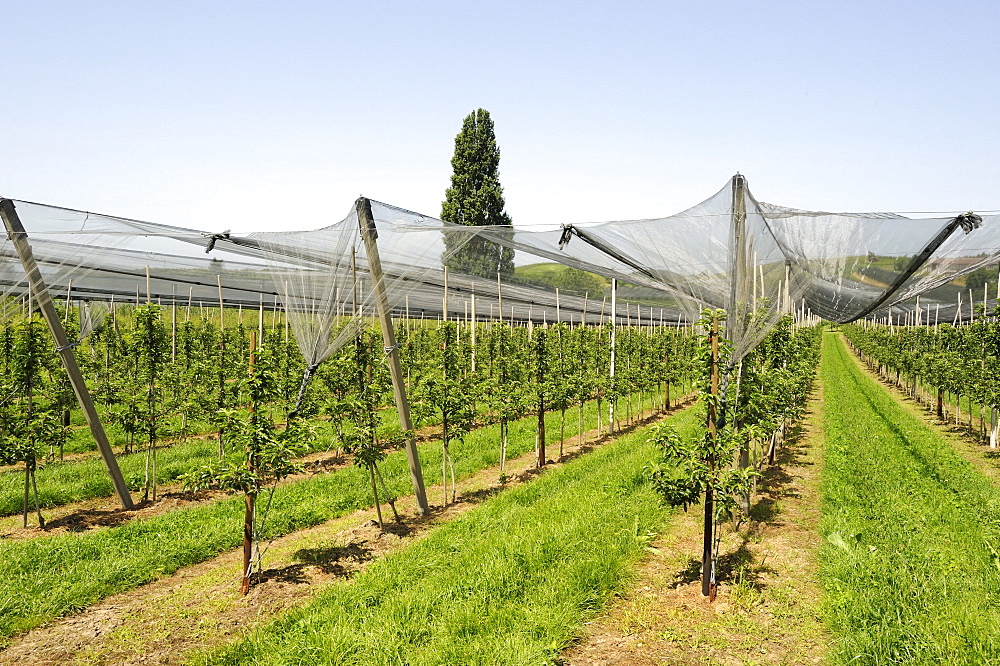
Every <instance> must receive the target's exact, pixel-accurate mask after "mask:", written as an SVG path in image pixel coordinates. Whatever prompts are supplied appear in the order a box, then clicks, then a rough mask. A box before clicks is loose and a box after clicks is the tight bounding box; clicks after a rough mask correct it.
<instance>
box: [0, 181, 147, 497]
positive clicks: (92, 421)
mask: <svg viewBox="0 0 1000 666" xmlns="http://www.w3.org/2000/svg"><path fill="white" fill-rule="evenodd" d="M0 217H2V218H3V224H4V226H5V227H6V228H7V238H9V239H10V242H11V243H12V244H13V245H14V249H15V250H16V251H17V257H18V259H20V261H21V265H22V266H23V267H24V273H25V275H27V277H28V285H29V286H30V287H31V293H32V295H33V296H34V297H35V302H36V303H38V308H39V309H40V310H41V311H42V317H44V319H45V323H46V324H48V326H49V331H50V332H51V333H52V338H53V339H54V340H55V341H56V352H57V353H58V354H59V357H60V358H61V359H62V363H63V367H64V368H66V374H67V375H68V376H69V381H70V384H72V386H73V392H74V393H76V399H77V402H79V403H80V408H81V409H82V410H83V415H84V417H86V419H87V425H89V426H90V432H91V433H93V435H94V441H96V442H97V449H98V450H99V451H100V452H101V458H103V459H104V464H105V466H106V467H107V468H108V474H110V475H111V482H112V483H113V484H114V487H115V494H117V495H118V500H119V501H120V502H121V505H122V507H123V508H125V509H134V508H135V505H134V504H133V503H132V496H131V495H130V494H129V492H128V487H127V486H126V485H125V479H124V478H123V477H122V473H121V470H120V469H119V468H118V459H117V458H115V454H114V452H113V451H112V450H111V444H110V443H109V442H108V436H107V434H106V433H105V432H104V426H103V425H102V424H101V417H100V416H98V414H97V408H96V407H94V400H93V398H92V397H91V395H90V391H89V390H88V389H87V383H86V382H85V381H84V379H83V373H81V372H80V366H79V365H77V362H76V355H75V354H74V353H73V347H75V346H76V345H75V344H71V343H70V341H69V338H68V337H67V336H66V329H64V328H63V325H62V321H60V319H59V315H58V314H57V313H56V309H55V306H54V305H52V298H51V297H50V296H49V289H48V287H47V286H46V285H45V280H43V279H42V273H41V271H39V270H38V263H37V262H36V261H35V256H34V254H32V252H31V245H30V244H29V243H28V234H27V232H26V231H25V230H24V225H22V224H21V219H20V218H19V217H18V215H17V211H16V210H15V209H14V202H13V201H11V200H10V199H0Z"/></svg>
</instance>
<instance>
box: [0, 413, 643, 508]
mask: <svg viewBox="0 0 1000 666" xmlns="http://www.w3.org/2000/svg"><path fill="white" fill-rule="evenodd" d="M656 398H657V400H659V399H660V397H659V396H656ZM632 400H633V403H634V404H638V398H637V397H636V396H633V397H632ZM625 401H626V398H623V399H622V400H621V405H622V407H621V408H620V409H619V415H620V416H621V415H624V413H625V410H624V404H625ZM642 404H643V405H644V406H648V404H649V397H648V394H646V395H644V396H643V397H642ZM604 406H605V409H606V408H607V403H604ZM589 409H596V407H591V408H589ZM593 416H594V418H593V419H592V420H591V422H589V424H587V423H585V427H588V428H593V427H595V426H596V411H593ZM379 417H380V419H381V425H380V428H381V430H380V432H383V433H385V434H390V433H394V432H399V420H398V417H397V415H396V411H395V410H394V409H393V410H383V411H382V412H381V413H380V414H379ZM532 418H533V417H530V418H528V419H526V422H529V421H530V422H532V423H534V421H533V420H532ZM606 420H607V419H604V421H606ZM602 422H603V421H602ZM439 423H440V418H439V417H433V418H428V419H426V420H425V423H424V425H437V424H439ZM576 423H577V421H576V408H575V407H574V408H572V409H570V410H568V411H567V413H566V433H567V438H570V436H571V435H574V434H575V433H576ZM550 427H552V426H550ZM316 428H317V430H316V437H315V439H314V440H313V442H312V446H311V447H310V449H309V450H310V451H322V450H325V449H327V448H330V447H331V446H333V444H334V442H333V439H334V437H335V434H334V432H333V427H332V426H331V425H330V424H329V422H326V421H317V422H316ZM88 433H89V431H88ZM558 434H559V432H558V429H552V430H549V431H548V437H547V439H549V440H550V441H553V440H555V438H556V437H557V436H558ZM137 448H139V445H137ZM217 459H218V441H217V440H204V439H199V440H191V441H188V442H184V443H178V444H174V445H172V446H168V447H164V448H161V449H159V450H158V452H157V463H156V468H157V474H156V477H157V482H158V483H161V484H167V483H171V482H173V481H175V480H176V479H177V478H178V477H179V476H180V475H182V474H185V473H186V472H190V471H192V470H194V469H197V468H199V467H203V466H205V465H207V464H209V463H211V462H213V461H215V460H217ZM118 464H119V466H120V468H121V470H122V475H123V476H124V477H125V482H126V483H127V484H128V487H129V488H130V489H132V490H139V489H141V488H142V485H143V479H144V478H145V471H144V470H145V465H146V454H145V452H144V451H139V452H137V453H133V454H129V455H120V456H118ZM35 477H36V481H37V484H38V500H39V503H40V504H41V506H42V508H43V509H48V508H52V507H55V506H63V505H65V504H71V503H73V502H79V501H82V500H87V499H92V498H95V497H110V496H111V495H113V494H114V488H113V486H112V485H111V477H109V476H108V473H107V470H106V468H105V467H104V462H103V460H101V459H100V458H98V457H93V458H84V459H77V460H68V461H65V462H58V461H56V462H49V463H44V464H42V465H41V466H39V468H38V470H37V471H36V473H35ZM33 501H34V498H33V497H32V502H33ZM23 502H24V472H23V465H22V466H21V468H9V469H6V470H4V471H2V472H0V517H2V516H10V515H14V514H17V513H20V512H21V509H22V506H23ZM32 506H33V505H32Z"/></svg>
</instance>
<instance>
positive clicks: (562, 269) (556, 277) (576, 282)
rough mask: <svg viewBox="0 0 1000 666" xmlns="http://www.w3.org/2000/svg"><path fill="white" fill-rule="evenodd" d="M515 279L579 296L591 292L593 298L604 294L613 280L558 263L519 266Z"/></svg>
mask: <svg viewBox="0 0 1000 666" xmlns="http://www.w3.org/2000/svg"><path fill="white" fill-rule="evenodd" d="M514 281H515V282H518V283H520V284H527V285H532V286H535V287H542V288H545V289H553V290H554V289H556V288H558V289H559V291H560V292H565V293H567V294H576V295H579V296H583V295H584V294H585V293H589V294H590V296H591V298H594V297H599V296H603V295H604V293H605V292H606V291H607V290H608V289H609V288H610V286H611V280H609V279H608V278H606V277H604V276H601V275H597V274H595V273H589V272H587V271H582V270H580V269H579V268H572V267H571V266H564V265H563V264H556V263H539V264H529V265H527V266H518V267H517V268H515V269H514Z"/></svg>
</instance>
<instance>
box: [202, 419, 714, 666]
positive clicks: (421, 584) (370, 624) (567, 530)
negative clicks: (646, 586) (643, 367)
mask: <svg viewBox="0 0 1000 666" xmlns="http://www.w3.org/2000/svg"><path fill="white" fill-rule="evenodd" d="M674 419H675V421H676V422H677V423H678V424H679V425H680V426H681V428H682V429H683V430H688V429H690V428H693V427H694V426H695V425H696V422H695V415H694V413H693V410H688V411H687V412H685V413H683V414H681V415H679V416H676V417H674ZM647 436H648V434H647V432H646V431H645V430H643V431H638V432H636V433H633V434H631V435H627V436H625V437H622V438H621V439H619V440H618V441H617V442H615V443H613V444H610V445H608V446H606V447H603V448H601V449H599V450H597V451H595V452H593V453H591V454H588V455H587V456H584V457H582V458H579V459H577V460H575V461H573V462H570V463H568V464H567V465H565V466H564V467H561V468H558V469H555V470H552V471H550V472H549V473H548V474H546V475H545V476H543V477H541V478H539V479H538V480H536V481H534V482H532V483H530V484H527V485H524V486H519V487H516V488H512V489H510V490H508V491H506V492H504V493H502V494H500V495H498V496H496V497H494V498H492V499H490V500H489V501H487V502H486V503H484V504H483V505H482V506H481V507H478V508H477V509H475V510H473V511H471V512H469V513H468V514H466V515H465V516H464V517H462V518H460V519H458V520H457V521H455V522H453V523H449V524H447V525H445V526H443V527H441V528H439V529H437V530H435V531H434V532H432V533H431V534H430V535H429V536H427V538H425V539H423V540H421V541H418V542H416V543H415V544H413V545H412V546H411V547H409V548H407V549H406V550H404V551H401V552H398V553H396V554H393V555H390V556H388V557H386V558H385V559H383V560H381V561H378V562H375V563H373V564H372V565H371V566H370V567H369V568H368V569H367V570H366V571H364V572H363V573H361V574H360V575H358V576H357V577H356V578H355V579H353V580H350V581H346V582H343V583H340V584H337V585H336V586H334V587H333V588H331V589H330V590H329V591H327V592H325V593H323V594H322V595H321V596H320V597H318V598H317V599H316V600H315V601H313V602H312V603H311V604H310V605H309V606H307V607H305V608H303V609H301V610H298V611H295V612H293V613H291V614H289V615H287V616H285V617H283V618H281V619H279V620H277V621H275V622H273V623H272V624H270V625H268V626H266V627H264V628H262V629H259V630H257V631H255V632H254V633H252V634H251V635H250V637H249V638H247V639H246V640H243V641H241V642H240V643H238V644H236V645H235V646H231V647H227V648H224V649H222V650H220V651H218V652H216V653H214V654H210V655H208V656H206V657H204V661H205V662H206V663H209V664H261V665H263V664H305V663H309V664H320V663H322V664H345V665H346V664H365V665H366V666H367V665H375V664H465V665H470V666H471V665H474V664H491V665H495V664H543V663H552V661H553V660H554V659H555V658H556V657H557V655H558V652H559V651H560V650H561V649H562V648H564V647H566V646H567V645H568V644H569V643H570V642H571V641H572V639H573V638H574V635H575V634H576V632H577V631H578V630H579V627H580V626H581V625H582V623H583V622H584V621H585V620H586V619H587V618H588V617H590V616H592V615H593V614H594V612H595V611H596V610H597V609H598V608H600V607H601V606H602V605H603V604H604V603H605V601H606V599H607V597H608V595H609V593H610V592H612V591H614V590H616V589H620V588H621V587H622V586H623V584H624V583H625V582H627V581H628V580H629V579H630V578H631V575H632V565H633V564H634V563H635V562H636V560H637V559H638V558H639V557H641V556H642V554H643V552H644V550H645V548H646V546H647V544H648V542H649V540H650V539H651V538H652V536H653V534H654V533H655V532H657V531H658V530H660V529H661V528H662V527H663V525H664V524H665V522H666V521H667V520H668V519H669V516H670V515H671V512H670V511H668V510H664V508H662V506H661V504H660V502H659V501H658V499H657V496H656V494H655V493H654V491H653V490H652V488H651V487H650V485H649V484H648V483H647V482H646V481H645V479H644V478H643V474H642V468H643V466H644V465H645V464H646V463H648V462H649V461H650V460H652V459H653V457H654V456H655V447H654V446H653V445H651V444H650V443H648V442H647V441H646V437H647Z"/></svg>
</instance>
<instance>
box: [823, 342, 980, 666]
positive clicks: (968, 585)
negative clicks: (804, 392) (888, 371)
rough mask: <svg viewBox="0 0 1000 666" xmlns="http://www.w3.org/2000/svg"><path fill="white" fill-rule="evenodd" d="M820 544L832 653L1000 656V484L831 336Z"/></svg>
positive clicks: (919, 659)
mask: <svg viewBox="0 0 1000 666" xmlns="http://www.w3.org/2000/svg"><path fill="white" fill-rule="evenodd" d="M822 377H823V382H824V392H825V396H826V398H825V405H824V424H825V429H826V438H827V444H826V447H827V448H826V454H825V469H824V472H823V486H822V492H823V514H824V517H823V523H822V530H823V534H824V536H825V537H826V541H827V542H826V543H825V544H824V548H823V551H822V554H821V561H822V567H821V569H822V577H823V582H824V586H825V588H826V592H827V600H826V609H827V621H828V622H829V624H830V626H831V628H832V629H833V631H834V633H835V635H836V636H837V639H836V642H835V645H834V649H833V652H834V655H835V658H836V659H837V660H839V661H840V662H842V663H848V662H849V663H851V664H896V663H907V664H931V663H934V664H938V663H949V664H985V663H998V662H1000V634H998V629H1000V597H998V592H1000V490H998V489H997V488H996V487H994V486H993V485H992V484H991V483H990V482H989V481H988V480H987V479H986V478H985V477H984V476H982V475H981V474H979V473H978V472H977V471H976V470H975V468H974V467H973V466H972V465H971V464H970V463H969V462H968V461H966V460H965V459H963V458H962V457H961V456H959V455H958V454H957V453H956V452H955V450H954V449H953V447H952V446H951V445H949V444H948V442H946V441H945V440H943V439H942V438H941V437H940V436H938V435H937V434H936V433H935V432H933V431H932V430H931V429H930V428H928V427H927V426H926V425H925V424H924V423H923V422H922V421H920V420H919V419H918V418H916V417H915V416H913V415H911V414H910V413H908V412H907V411H905V410H904V409H903V408H902V407H901V406H900V405H898V404H897V403H896V402H895V401H894V400H893V399H892V398H891V397H890V396H889V394H888V393H887V392H886V391H885V390H884V389H883V388H882V387H881V386H879V385H878V384H877V383H876V382H874V381H873V380H871V379H870V378H868V377H867V376H865V375H864V374H863V373H861V372H860V370H859V368H858V367H857V365H856V364H855V362H854V360H853V359H852V358H850V356H849V352H848V351H847V350H846V348H845V346H844V344H843V342H842V341H841V340H840V338H839V337H835V336H834V335H833V334H827V339H826V345H825V350H824V354H823V359H822Z"/></svg>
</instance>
